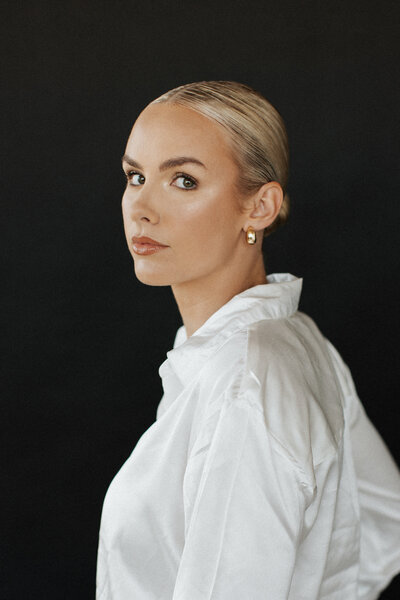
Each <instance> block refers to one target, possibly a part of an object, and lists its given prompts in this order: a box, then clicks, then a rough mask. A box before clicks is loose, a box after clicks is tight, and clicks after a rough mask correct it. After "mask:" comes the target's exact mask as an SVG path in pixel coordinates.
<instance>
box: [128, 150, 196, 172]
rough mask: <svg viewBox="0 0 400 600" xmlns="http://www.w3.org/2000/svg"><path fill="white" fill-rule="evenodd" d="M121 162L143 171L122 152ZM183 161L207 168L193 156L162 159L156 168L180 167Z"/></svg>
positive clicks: (162, 169) (164, 169)
mask: <svg viewBox="0 0 400 600" xmlns="http://www.w3.org/2000/svg"><path fill="white" fill-rule="evenodd" d="M122 162H126V163H128V165H131V167H135V168H136V169H141V170H142V171H143V167H142V166H141V165H140V164H139V163H138V162H137V161H136V160H134V159H133V158H131V157H130V156H128V155H127V154H124V156H123V157H122ZM185 163H194V164H195V165H200V166H201V167H204V168H205V169H207V167H206V166H205V165H204V164H203V163H202V162H201V160H199V159H198V158H195V157H194V156H176V157H174V158H168V159H167V160H164V162H162V163H161V164H160V165H159V167H158V168H159V170H160V171H166V170H167V169H171V168H172V167H180V166H181V165H184V164H185Z"/></svg>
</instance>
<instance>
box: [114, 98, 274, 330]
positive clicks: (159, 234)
mask: <svg viewBox="0 0 400 600" xmlns="http://www.w3.org/2000/svg"><path fill="white" fill-rule="evenodd" d="M125 156H128V157H130V158H132V159H134V160H135V161H136V162H137V163H139V164H140V166H141V168H137V167H133V166H131V164H129V163H128V162H127V160H123V169H124V171H125V173H126V175H127V178H128V181H127V185H126V189H125V192H124V195H123V198H122V214H123V221H124V230H125V236H126V240H127V244H128V248H129V251H130V252H131V255H132V258H133V260H134V268H135V274H136V277H137V278H138V279H139V280H140V281H141V282H142V283H145V284H148V285H170V286H171V288H172V292H173V294H174V297H175V300H176V302H177V305H178V308H179V312H180V314H181V317H182V321H183V324H184V326H185V329H186V333H187V335H188V336H190V335H192V334H193V333H194V332H195V331H196V330H197V329H198V328H199V327H201V325H202V324H203V323H204V322H205V321H206V320H207V319H208V318H209V317H210V316H211V315H212V314H213V313H214V312H216V311H217V310H218V309H219V308H220V307H221V306H223V305H224V304H225V303H226V302H228V300H230V299H231V298H232V297H233V296H235V295H236V294H239V293H240V292H242V291H244V290H246V289H248V288H250V287H252V286H255V285H259V284H266V273H265V268H264V262H263V258H262V252H261V245H262V233H263V229H264V228H265V227H267V226H268V225H270V224H271V223H272V222H273V221H274V220H275V218H276V216H277V215H278V213H279V209H280V207H281V204H282V200H283V192H282V188H281V186H280V185H279V183H277V182H269V183H266V184H264V185H262V186H261V187H260V188H259V189H258V190H257V191H256V192H254V193H253V194H251V195H250V196H247V197H240V196H239V195H238V191H237V189H236V186H235V182H236V181H237V177H238V173H239V170H238V167H237V166H236V163H235V162H234V160H233V157H232V150H231V146H230V138H229V133H228V132H227V131H226V130H225V129H224V128H223V127H222V126H221V125H220V124H219V123H216V122H215V121H213V120H212V119H209V118H208V117H205V116H203V115H201V114H200V113H198V112H196V111H195V110H193V109H190V108H187V107H182V106H177V105H174V104H166V103H159V104H150V105H148V106H147V107H146V108H145V109H144V110H143V111H142V112H141V114H140V115H139V117H138V119H137V120H136V122H135V124H134V126H133V129H132V131H131V134H130V136H129V139H128V142H127V145H126V149H125ZM180 156H185V157H195V158H196V159H198V160H199V161H201V162H202V163H203V165H204V166H200V165H198V164H194V163H186V164H183V165H181V166H173V167H169V168H167V169H166V170H163V171H160V169H159V165H160V164H161V163H162V162H163V161H165V160H166V159H170V158H173V157H180ZM182 173H184V174H185V175H189V176H190V177H192V178H194V179H195V181H196V183H195V184H193V183H192V182H191V180H190V179H187V178H186V177H185V175H184V176H179V175H180V174H182ZM249 226H252V227H253V228H254V230H255V231H256V232H257V242H256V244H253V245H249V244H248V243H247V242H246V233H245V232H246V230H247V228H248V227H249ZM140 235H142V236H147V237H150V238H152V239H154V240H157V241H158V242H159V243H161V244H165V245H167V246H168V247H167V248H165V249H163V250H161V251H160V252H156V253H155V254H152V255H146V256H140V255H138V254H137V253H135V252H134V251H133V248H132V245H133V243H132V241H131V238H132V236H140Z"/></svg>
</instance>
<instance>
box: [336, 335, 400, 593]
mask: <svg viewBox="0 0 400 600" xmlns="http://www.w3.org/2000/svg"><path fill="white" fill-rule="evenodd" d="M328 346H329V348H330V351H331V353H332V356H333V358H334V361H335V363H336V367H337V372H338V374H339V377H340V379H341V383H342V387H343V390H344V393H345V404H346V419H347V421H348V427H349V435H350V441H351V448H352V457H353V464H354V470H355V473H356V477H357V489H358V501H359V507H360V521H361V540H360V571H359V578H358V583H359V598H360V599H362V600H375V598H377V597H378V594H379V592H380V591H382V590H383V589H384V588H385V587H387V585H389V583H390V581H391V580H392V578H393V577H394V576H395V575H396V574H397V573H399V572H400V473H399V469H398V467H397V465H396V463H395V461H394V459H393V457H392V455H391V454H390V452H389V449H388V448H387V446H386V444H385V442H384V441H383V439H382V437H381V436H380V434H379V432H378V431H377V429H376V428H375V427H374V425H373V424H372V422H371V421H370V419H369V418H368V415H367V414H366V412H365V409H364V407H363V405H362V403H361V401H360V399H359V397H358V394H357V391H356V388H355V384H354V381H353V378H352V375H351V372H350V369H349V368H348V366H347V365H346V363H345V362H344V361H343V359H342V358H341V356H340V354H339V353H338V352H337V350H336V348H335V347H334V346H333V345H332V344H331V343H330V342H328Z"/></svg>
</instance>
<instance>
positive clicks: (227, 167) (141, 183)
mask: <svg viewBox="0 0 400 600" xmlns="http://www.w3.org/2000/svg"><path fill="white" fill-rule="evenodd" d="M123 168H124V170H125V173H126V177H127V186H126V190H125V193H124V196H123V200H122V211H123V218H124V228H125V234H126V239H127V243H128V247H129V250H130V252H131V254H132V257H133V260H134V267H135V274H136V276H137V278H138V279H139V280H140V281H141V282H143V283H146V284H148V285H171V287H172V291H173V294H174V297H175V299H176V302H177V304H178V307H179V311H180V314H181V316H182V321H183V325H182V326H181V327H180V328H179V329H178V331H177V335H176V338H175V343H174V348H173V349H172V350H171V351H169V352H168V353H167V359H166V360H165V362H164V363H163V364H162V365H161V367H160V370H159V373H160V376H161V378H162V383H163V389H164V395H163V398H162V399H161V402H160V404H159V406H158V409H157V420H156V421H155V423H153V425H152V426H151V427H150V428H149V429H148V430H147V431H146V432H145V433H144V434H143V435H142V437H141V438H140V440H139V442H138V443H137V445H136V447H135V449H134V452H133V453H132V455H131V456H130V458H129V459H128V460H127V461H126V463H125V464H124V466H123V467H122V469H121V470H120V472H119V473H118V474H117V476H116V477H115V478H114V480H113V482H112V483H111V486H110V488H109V490H108V492H107V495H106V499H105V502H104V507H103V514H102V521H101V528H100V541H99V552H98V571H97V599H98V600H109V599H113V600H128V599H129V600H133V599H135V600H136V599H143V600H147V599H148V600H153V599H154V600H155V599H165V600H167V599H173V600H211V599H213V600H283V599H287V598H290V599H294V600H302V599H304V600H313V599H322V598H323V599H328V598H329V599H332V600H333V599H340V600H352V599H356V598H363V599H365V600H367V599H368V600H372V599H375V598H377V597H378V595H379V592H380V591H381V590H382V589H383V588H384V587H386V586H387V585H388V583H389V582H390V580H391V579H392V577H393V576H394V575H395V574H396V573H397V572H398V571H399V570H400V547H399V540H400V476H399V471H398V469H397V466H396V464H395V463H394V461H393V459H392V457H391V455H390V454H389V452H388V450H387V448H386V446H385V444H384V442H383V441H382V439H381V437H380V436H379V434H378V432H377V431H376V429H375V428H374V427H373V425H372V424H371V422H370V421H369V419H368V417H367V415H366V413H365V412H364V409H363V406H362V404H361V402H360V400H359V398H358V397H357V392H356V389H355V387H354V383H353V380H352V377H351V374H350V371H349V369H348V367H347V366H346V364H345V363H344V362H343V360H342V359H341V357H340V355H339V354H338V352H337V350H336V349H335V348H334V347H333V345H332V344H331V343H330V342H329V341H328V340H327V339H326V338H325V337H324V336H323V335H322V333H321V332H320V330H319V329H318V327H317V326H316V324H315V323H314V321H313V320H312V319H311V318H310V317H308V316H307V315H305V314H304V313H302V312H299V311H298V310H297V308H298V304H299V299H300V293H301V287H302V279H301V278H298V277H295V276H294V275H291V274H289V273H275V274H269V275H266V272H265V268H264V263H263V258H262V252H261V246H262V239H263V236H265V235H268V234H270V233H271V232H272V231H273V230H275V229H276V228H277V227H278V226H280V225H281V224H283V223H284V222H285V220H286V218H287V215H288V207H289V200H288V196H287V194H286V185H287V179H288V144H287V136H286V131H285V126H284V123H283V121H282V118H281V117H280V115H279V114H278V112H277V111H276V110H275V109H274V108H273V107H272V106H271V104H270V103H269V102H267V100H266V99H265V98H264V97H263V96H261V95H260V94H259V93H257V92H256V91H254V90H253V89H251V88H250V87H248V86H245V85H242V84H239V83H235V82H231V81H205V82H204V81H203V82H198V83H192V84H188V85H184V86H180V87H178V88H176V89H174V90H171V91H170V92H168V93H166V94H164V95H163V96H161V97H160V98H157V99H156V100H154V101H153V102H151V103H150V104H149V105H148V106H147V107H146V108H145V109H144V110H143V112H142V113H141V114H140V115H139V117H138V119H137V121H136V122H135V124H134V127H133V129H132V132H131V135H130V137H129V140H128V143H127V147H126V153H125V155H124V157H123Z"/></svg>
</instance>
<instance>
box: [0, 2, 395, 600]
mask: <svg viewBox="0 0 400 600" xmlns="http://www.w3.org/2000/svg"><path fill="white" fill-rule="evenodd" d="M398 17H399V10H398V3H397V2H394V1H393V2H385V1H383V2H365V1H364V2H361V1H360V2H355V1H351V2H349V1H347V2H338V1H336V2H321V1H309V2H307V1H305V2H301V1H297V2H296V1H292V2H287V1H282V0H280V1H279V2H278V1H272V2H268V1H265V2H261V1H258V2H256V1H254V0H246V1H245V2H244V1H239V2H229V3H228V2H224V3H222V2H216V3H215V4H214V5H213V6H211V5H208V4H201V3H199V2H182V3H179V2H176V1H171V2H154V1H147V2H134V1H130V2H129V1H126V0H115V1H110V2H105V1H100V0H98V1H97V2H94V1H93V2H92V1H80V2H77V1H74V0H70V1H69V2H65V3H63V2H61V3H60V2H25V3H21V2H15V1H14V2H2V16H1V24H2V29H3V31H2V34H1V36H0V43H1V48H0V50H1V80H2V100H1V111H0V118H1V131H2V134H1V141H0V144H1V207H2V214H3V215H4V216H3V217H2V225H3V227H2V232H1V235H2V240H1V241H2V256H3V260H2V265H3V269H4V270H3V273H4V274H3V277H2V281H3V284H4V285H3V293H2V302H3V306H2V311H1V312H2V316H3V318H4V326H3V331H4V335H3V336H2V344H3V345H4V350H5V351H6V360H3V361H2V362H1V368H2V382H3V385H4V384H5V385H4V388H5V389H4V392H3V393H2V406H3V408H2V419H1V421H2V425H3V440H4V442H5V447H6V452H5V453H4V452H3V453H2V454H3V458H4V457H5V469H4V475H2V483H3V485H2V488H3V492H2V503H3V509H2V516H3V518H4V527H3V532H4V533H3V534H2V540H3V542H5V544H4V552H3V556H2V557H1V558H2V563H3V575H2V581H1V586H0V598H1V600H14V599H18V600H20V599H22V598H32V599H36V598H40V599H42V598H52V599H58V598H63V599H74V600H75V599H87V598H93V597H94V586H95V564H96V550H97V536H98V527H99V521H100V514H101V506H102V502H103V498H104V494H105V492H106V490H107V487H108V484H109V483H110V481H111V479H112V477H113V476H114V474H115V473H116V472H117V470H118V469H119V467H120V466H121V465H122V463H123V462H124V461H125V459H126V458H127V457H128V456H129V454H130V453H131V451H132V450H133V448H134V446H135V444H136V442H137V440H138V439H139V437H140V436H141V434H142V433H144V431H145V430H146V429H147V428H148V427H149V426H150V425H151V423H152V422H153V421H154V419H155V413H156V408H157V405H158V402H159V400H160V398H161V395H162V388H161V383H160V380H159V377H158V372H157V370H158V367H159V365H160V364H161V363H162V362H163V360H164V359H165V353H166V351H167V350H169V349H170V348H171V346H172V342H173V337H174V334H175V331H176V328H177V327H178V326H179V325H180V323H181V322H180V317H179V313H178V311H177V308H176V306H175V304H174V300H173V297H172V293H171V291H170V289H169V288H168V287H156V288H154V287H148V286H144V285H142V284H141V283H139V282H138V281H137V280H136V279H135V275H134V270H133V261H132V258H131V255H130V254H129V251H128V248H127V247H126V243H125V238H124V232H123V224H122V216H121V196H122V192H123V187H124V182H123V174H122V170H121V167H120V158H121V156H122V154H123V151H124V148H125V143H126V140H127V137H128V135H129V132H130V129H131V126H132V124H133V122H134V120H135V118H136V117H137V115H138V113H139V111H140V110H142V109H143V108H144V106H145V105H146V104H147V103H148V102H149V101H151V100H152V99H154V98H155V97H157V96H159V95H160V94H162V93H163V92H165V91H167V90H168V89H171V88H172V87H175V86H177V85H180V84H182V83H187V82H190V81H197V80H204V79H233V80H237V81H242V82H244V83H248V84H250V85H252V86H253V87H255V88H256V89H258V90H259V91H261V92H262V93H263V94H264V95H265V96H266V97H267V98H268V99H269V100H270V101H271V102H272V103H273V104H274V105H275V106H276V107H277V108H278V110H279V111H280V112H281V113H282V115H283V116H284V118H285V121H286V124H287V128H288V132H289V138H290V142H291V178H290V186H289V192H290V195H291V201H292V212H291V216H290V220H289V222H288V223H287V225H286V226H285V227H284V228H282V229H281V230H279V231H277V232H276V233H274V234H273V235H272V236H271V237H270V238H268V239H267V240H266V241H265V253H266V266H267V272H268V273H273V272H290V273H293V274H295V275H296V276H301V277H303V278H304V282H303V293H302V297H301V302H300V310H302V311H304V312H306V313H307V314H309V315H310V316H311V317H312V318H313V319H314V320H315V321H316V323H317V324H318V326H319V327H320V329H321V330H322V332H323V333H324V334H325V335H326V336H327V337H328V338H329V339H330V340H331V341H332V342H333V343H334V344H335V346H336V347H337V348H338V350H339V352H340V353H341V355H342V356H343V358H344V360H345V361H346V362H347V364H348V365H349V366H350V368H351V371H352V374H353V377H354V380H355V383H356V387H357V390H358V393H359V396H360V398H361V399H362V401H363V403H364V406H365V408H366V410H367V413H368V414H369V416H370V418H371V419H372V421H373V422H374V424H375V426H376V427H377V429H378V430H379V431H380V433H381V434H382V436H383V438H384V439H385V441H386V443H387V445H388V447H389V448H390V450H391V452H392V453H393V455H394V456H395V458H396V460H397V461H399V459H400V452H399V450H400V448H399V445H398V435H397V431H398V427H399V413H398V409H397V406H398V393H397V389H398V384H397V379H396V377H395V362H396V354H397V352H396V345H397V340H398V335H399V329H398V318H397V317H398V294H397V292H398V272H399V252H398V247H396V242H397V238H398V221H397V217H398V216H399V208H398V203H399V196H398V189H399V186H398V183H399V175H398V159H399V154H398V150H399V139H400V136H399V119H398V106H399V100H400V94H399V86H398V83H399V80H398V77H397V70H398V64H399V51H398V50H399V44H398V31H397V30H396V29H397V23H398ZM399 589H400V586H399V583H398V579H397V580H395V581H394V582H393V583H392V585H391V586H390V588H388V589H387V590H386V591H385V593H384V594H383V595H382V598H398V597H399ZM344 600H345V599H344Z"/></svg>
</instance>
